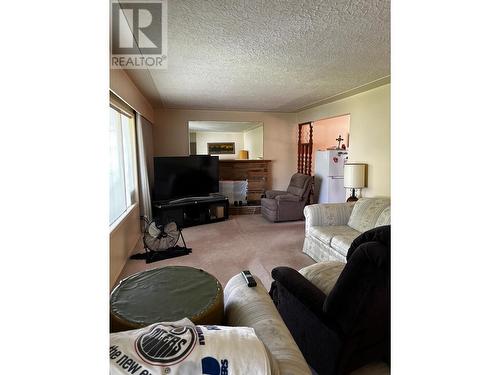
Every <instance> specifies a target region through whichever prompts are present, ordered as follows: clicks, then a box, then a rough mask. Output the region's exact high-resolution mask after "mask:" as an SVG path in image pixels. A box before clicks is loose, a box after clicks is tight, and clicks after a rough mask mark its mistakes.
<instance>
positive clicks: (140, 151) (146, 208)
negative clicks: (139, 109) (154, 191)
mask: <svg viewBox="0 0 500 375" xmlns="http://www.w3.org/2000/svg"><path fill="white" fill-rule="evenodd" d="M135 121H136V129H137V159H138V163H137V164H138V166H139V203H140V208H141V215H142V216H146V217H147V218H148V219H150V220H151V219H153V212H152V210H151V191H150V190H149V179H148V159H147V158H148V155H147V152H146V143H145V141H144V127H146V126H151V125H150V123H149V122H148V121H147V120H146V119H145V118H143V117H142V116H141V115H140V114H138V113H136V115H135Z"/></svg>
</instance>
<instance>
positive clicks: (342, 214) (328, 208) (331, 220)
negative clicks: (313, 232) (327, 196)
mask: <svg viewBox="0 0 500 375" xmlns="http://www.w3.org/2000/svg"><path fill="white" fill-rule="evenodd" d="M353 207H354V202H346V203H322V204H311V205H309V206H306V207H304V216H305V218H306V235H307V233H308V231H309V229H310V228H311V227H312V226H326V225H347V223H348V222H349V218H350V216H351V213H352V209H353Z"/></svg>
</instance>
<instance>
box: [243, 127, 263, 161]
mask: <svg viewBox="0 0 500 375" xmlns="http://www.w3.org/2000/svg"><path fill="white" fill-rule="evenodd" d="M263 140H264V127H263V126H259V127H257V128H255V129H252V130H249V131H246V132H244V133H243V147H244V149H245V150H247V151H248V158H249V159H259V158H262V157H263V155H264V147H263V146H264V142H263Z"/></svg>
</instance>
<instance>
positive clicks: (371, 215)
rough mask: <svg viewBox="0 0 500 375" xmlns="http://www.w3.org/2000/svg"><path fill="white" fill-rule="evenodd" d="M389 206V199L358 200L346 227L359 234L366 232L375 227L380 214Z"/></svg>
mask: <svg viewBox="0 0 500 375" xmlns="http://www.w3.org/2000/svg"><path fill="white" fill-rule="evenodd" d="M390 204H391V200H390V199H389V198H360V199H359V200H358V201H357V202H356V204H355V205H354V208H353V209H352V213H351V217H350V218H349V222H348V223H347V225H348V226H350V227H351V228H353V229H356V230H357V231H359V232H366V231H367V230H370V229H372V228H374V227H375V224H376V223H377V220H378V218H379V216H380V214H381V213H382V211H384V210H385V209H386V208H387V207H389V206H390Z"/></svg>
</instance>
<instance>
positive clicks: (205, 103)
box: [130, 0, 390, 112]
mask: <svg viewBox="0 0 500 375" xmlns="http://www.w3.org/2000/svg"><path fill="white" fill-rule="evenodd" d="M167 34H168V53H167V59H168V69H167V70H151V71H149V72H148V71H130V75H131V77H132V79H133V80H134V81H135V82H136V84H137V85H138V86H139V88H140V89H141V90H142V91H143V92H144V93H145V94H146V96H147V97H148V98H149V99H150V100H152V101H153V104H154V105H156V106H162V107H168V108H192V109H193V108H198V109H233V110H258V111H283V112H294V111H297V110H299V109H301V108H303V107H306V106H308V105H311V104H313V103H316V102H319V101H322V100H324V99H326V98H329V97H332V96H335V95H338V94H340V93H343V92H345V91H348V90H351V89H354V88H356V87H359V86H362V85H365V84H368V83H370V82H372V81H375V80H378V79H380V78H383V77H386V76H389V75H390V2H389V1H376V0H360V1H354V0H345V1H318V0H315V1H313V0H301V1H299V0H291V1H286V0H273V1H271V0H169V1H168V32H167Z"/></svg>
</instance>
